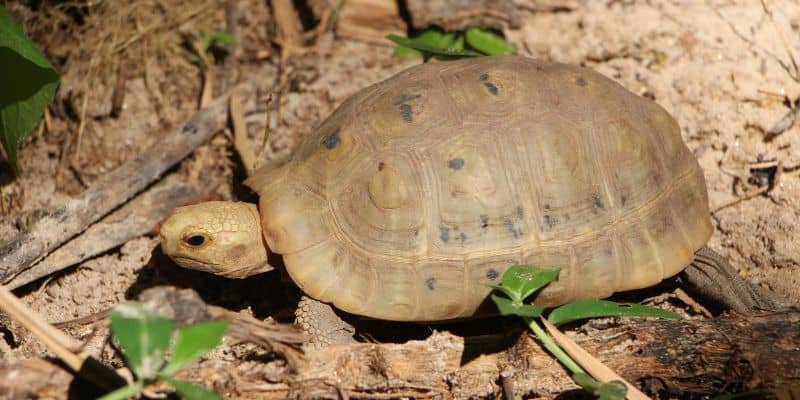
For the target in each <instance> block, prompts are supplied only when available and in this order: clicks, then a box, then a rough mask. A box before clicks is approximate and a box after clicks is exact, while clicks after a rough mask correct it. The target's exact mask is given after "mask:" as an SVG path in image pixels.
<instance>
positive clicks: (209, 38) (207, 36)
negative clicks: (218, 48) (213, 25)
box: [200, 31, 236, 51]
mask: <svg viewBox="0 0 800 400" xmlns="http://www.w3.org/2000/svg"><path fill="white" fill-rule="evenodd" d="M200 36H201V37H202V38H203V51H206V50H208V48H209V47H211V46H213V45H215V44H217V43H225V44H235V43H236V38H235V37H233V36H232V35H231V34H229V33H228V32H223V31H216V32H212V33H208V32H203V31H200Z"/></svg>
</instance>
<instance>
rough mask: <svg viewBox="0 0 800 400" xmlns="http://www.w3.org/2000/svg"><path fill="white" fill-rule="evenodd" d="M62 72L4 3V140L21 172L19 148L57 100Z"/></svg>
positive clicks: (0, 120) (0, 74) (0, 27)
mask: <svg viewBox="0 0 800 400" xmlns="http://www.w3.org/2000/svg"><path fill="white" fill-rule="evenodd" d="M57 86H58V74H57V73H56V71H55V69H54V68H53V66H52V65H51V64H50V62H49V61H47V59H46V58H45V57H44V55H43V54H42V53H41V52H40V51H39V50H38V49H37V48H36V45H34V44H33V42H31V41H30V39H28V37H27V36H26V35H25V33H24V32H23V31H22V29H20V27H19V26H18V25H17V24H16V22H14V18H12V17H11V14H9V13H8V11H6V9H5V8H3V6H2V5H0V143H1V144H2V145H3V148H4V149H5V151H6V154H7V155H8V161H9V163H10V164H11V166H12V168H14V171H15V172H16V173H18V172H19V164H18V162H17V150H18V149H19V146H20V144H21V143H22V140H23V139H24V138H25V136H27V135H28V133H29V132H30V131H31V130H32V129H33V128H34V127H35V126H36V124H38V123H39V121H40V120H41V119H42V113H43V112H44V109H45V107H47V105H48V104H50V102H51V101H52V100H53V96H54V95H55V92H56V87H57Z"/></svg>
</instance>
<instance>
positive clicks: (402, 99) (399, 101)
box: [394, 94, 422, 106]
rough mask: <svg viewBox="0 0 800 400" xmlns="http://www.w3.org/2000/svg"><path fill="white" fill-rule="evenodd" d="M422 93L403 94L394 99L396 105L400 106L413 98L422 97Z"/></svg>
mask: <svg viewBox="0 0 800 400" xmlns="http://www.w3.org/2000/svg"><path fill="white" fill-rule="evenodd" d="M420 96H422V95H420V94H401V95H400V96H397V98H396V99H394V105H396V106H399V105H400V104H405V103H408V102H409V101H411V100H416V99H418V98H420Z"/></svg>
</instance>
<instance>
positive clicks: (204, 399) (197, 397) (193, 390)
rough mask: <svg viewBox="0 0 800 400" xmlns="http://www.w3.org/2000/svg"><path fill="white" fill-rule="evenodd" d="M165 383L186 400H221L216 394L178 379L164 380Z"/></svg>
mask: <svg viewBox="0 0 800 400" xmlns="http://www.w3.org/2000/svg"><path fill="white" fill-rule="evenodd" d="M166 381H167V382H169V383H171V384H172V386H175V391H176V392H177V393H178V395H179V396H181V398H184V399H187V400H222V397H221V396H220V395H219V394H217V392H215V391H213V390H210V389H206V388H205V387H203V386H200V385H198V384H196V383H193V382H189V381H184V380H180V379H166Z"/></svg>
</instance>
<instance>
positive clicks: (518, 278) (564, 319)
mask: <svg viewBox="0 0 800 400" xmlns="http://www.w3.org/2000/svg"><path fill="white" fill-rule="evenodd" d="M559 271H560V270H558V269H554V270H553V269H551V270H547V269H539V268H536V267H532V266H529V265H514V266H512V267H510V268H509V269H508V270H506V272H505V273H504V274H503V276H502V278H501V281H500V285H488V286H489V287H491V288H492V289H495V290H497V291H499V292H501V293H503V294H504V295H505V296H501V295H499V294H492V300H494V302H495V304H496V305H497V308H498V310H499V311H500V314H502V315H506V316H508V315H516V316H518V317H522V318H523V319H524V320H525V323H526V324H527V325H528V327H529V328H530V329H531V330H532V331H533V332H534V334H536V337H537V338H539V340H540V341H541V342H542V345H543V346H544V347H545V348H546V349H547V350H548V351H549V352H550V353H551V354H553V356H555V357H556V358H557V359H558V360H559V361H560V362H561V363H562V364H563V365H564V366H565V367H566V368H567V369H568V370H569V371H570V372H572V379H573V380H574V381H575V383H576V384H578V385H579V386H581V387H582V388H583V389H584V390H587V391H589V392H591V393H594V394H595V395H596V396H598V398H600V399H601V400H622V399H624V398H625V395H626V393H627V388H626V386H625V384H624V383H623V382H621V381H611V382H604V383H600V382H597V381H596V380H595V379H593V378H592V377H591V376H589V374H587V373H586V371H584V370H583V368H581V366H580V365H578V363H577V362H575V360H573V359H572V358H571V357H570V356H569V355H567V353H566V352H565V351H564V350H563V349H562V348H561V347H560V346H559V345H558V344H557V343H556V342H555V340H553V338H552V337H551V336H550V335H549V334H548V333H547V332H546V331H545V330H544V329H543V328H542V326H541V325H539V322H538V321H537V320H536V318H537V317H540V316H541V315H542V313H543V312H544V307H542V306H539V305H536V304H529V303H525V299H527V298H528V297H530V296H531V295H533V294H534V293H536V292H538V291H539V290H541V289H542V288H544V287H545V286H547V284H549V283H550V282H552V281H554V280H556V279H557V278H558V273H559ZM606 316H647V317H660V318H675V319H678V318H681V317H680V315H678V314H675V313H673V312H670V311H666V310H662V309H660V308H655V307H648V306H644V305H641V304H628V303H615V302H612V301H607V300H579V301H576V302H573V303H569V304H566V305H563V306H561V307H558V308H556V309H554V310H552V311H551V312H550V314H549V315H548V317H547V320H548V321H549V322H550V323H552V324H553V325H556V326H557V325H561V324H565V323H568V322H572V321H576V320H580V319H586V318H596V317H606Z"/></svg>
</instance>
